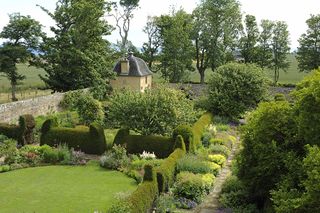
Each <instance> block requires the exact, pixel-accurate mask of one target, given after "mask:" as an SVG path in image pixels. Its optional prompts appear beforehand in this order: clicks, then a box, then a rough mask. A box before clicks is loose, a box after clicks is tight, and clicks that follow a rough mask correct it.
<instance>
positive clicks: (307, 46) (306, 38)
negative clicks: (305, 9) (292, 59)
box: [297, 14, 320, 72]
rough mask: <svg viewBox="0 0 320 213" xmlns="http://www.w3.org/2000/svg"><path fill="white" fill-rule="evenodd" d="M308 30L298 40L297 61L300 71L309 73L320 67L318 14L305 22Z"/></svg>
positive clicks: (319, 18)
mask: <svg viewBox="0 0 320 213" xmlns="http://www.w3.org/2000/svg"><path fill="white" fill-rule="evenodd" d="M306 22H307V25H308V30H307V32H306V33H304V34H302V35H301V37H300V39H299V44H300V46H299V48H298V51H297V59H298V62H299V69H300V71H306V72H309V71H311V70H313V69H317V68H318V67H319V66H320V14H319V15H311V17H310V18H309V19H308V20H307V21H306Z"/></svg>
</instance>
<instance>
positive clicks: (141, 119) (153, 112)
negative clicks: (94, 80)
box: [106, 86, 197, 136]
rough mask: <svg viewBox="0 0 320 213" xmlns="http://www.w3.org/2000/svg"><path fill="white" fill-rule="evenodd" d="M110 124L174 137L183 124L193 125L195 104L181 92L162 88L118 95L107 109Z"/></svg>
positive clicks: (118, 93) (145, 133) (147, 133)
mask: <svg viewBox="0 0 320 213" xmlns="http://www.w3.org/2000/svg"><path fill="white" fill-rule="evenodd" d="M106 115H107V120H108V123H110V124H112V125H113V126H114V127H120V126H121V127H126V128H129V129H131V130H134V131H135V132H137V133H140V134H142V135H167V136H168V135H171V133H172V131H173V129H174V128H175V127H177V126H178V125H179V124H181V123H193V122H194V121H195V120H196V115H197V113H196V112H195V111H194V109H193V102H192V101H190V100H188V99H186V97H185V95H184V94H183V93H182V92H181V91H178V90H174V89H170V88H166V87H164V86H159V87H157V88H153V89H150V90H146V91H145V92H144V93H137V92H134V91H129V90H126V91H121V92H116V93H115V94H114V95H113V96H112V97H111V99H110V101H109V105H108V107H107V112H106Z"/></svg>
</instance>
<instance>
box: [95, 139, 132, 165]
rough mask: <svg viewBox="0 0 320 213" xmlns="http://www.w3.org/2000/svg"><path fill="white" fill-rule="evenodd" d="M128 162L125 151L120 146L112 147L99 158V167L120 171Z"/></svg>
mask: <svg viewBox="0 0 320 213" xmlns="http://www.w3.org/2000/svg"><path fill="white" fill-rule="evenodd" d="M129 161H130V160H129V158H128V156H127V151H126V149H125V148H124V147H122V146H120V145H114V146H113V147H112V149H111V150H109V151H108V152H107V153H106V154H105V155H103V156H102V157H101V158H100V165H101V166H102V167H105V168H107V169H120V168H124V167H126V166H127V165H128V164H129Z"/></svg>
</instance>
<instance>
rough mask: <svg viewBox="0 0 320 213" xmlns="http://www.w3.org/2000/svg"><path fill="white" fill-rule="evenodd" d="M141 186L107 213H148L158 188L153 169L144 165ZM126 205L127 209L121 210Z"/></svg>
mask: <svg viewBox="0 0 320 213" xmlns="http://www.w3.org/2000/svg"><path fill="white" fill-rule="evenodd" d="M144 170H145V175H144V178H143V179H144V180H143V182H142V184H140V185H139V186H138V188H137V189H136V190H135V191H134V192H133V193H132V194H131V195H130V196H129V197H127V198H126V199H125V200H122V201H121V202H118V203H115V204H114V205H113V206H112V207H111V209H110V210H109V211H107V212H108V213H144V212H149V210H150V209H151V208H152V205H153V202H154V200H155V199H156V198H157V196H158V194H159V192H158V186H157V178H156V175H155V172H154V169H153V167H152V166H151V165H146V166H145V168H144ZM123 205H126V206H127V207H128V208H123Z"/></svg>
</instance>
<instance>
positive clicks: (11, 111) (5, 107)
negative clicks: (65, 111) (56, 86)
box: [0, 93, 64, 123]
mask: <svg viewBox="0 0 320 213" xmlns="http://www.w3.org/2000/svg"><path fill="white" fill-rule="evenodd" d="M63 96H64V93H55V94H53V95H48V96H43V97H36V98H33V99H28V100H22V101H17V102H12V103H6V104H0V123H4V122H5V123H7V122H16V121H17V120H18V118H19V116H20V115H24V114H32V115H33V116H38V115H46V114H48V113H52V112H57V111H59V110H60V108H59V103H60V101H61V100H62V99H63Z"/></svg>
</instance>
